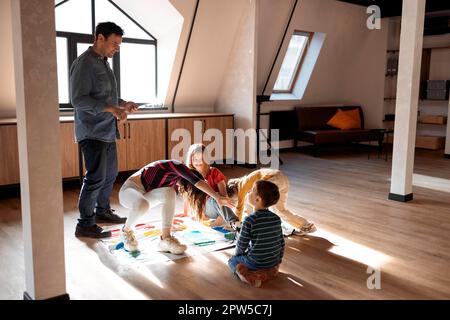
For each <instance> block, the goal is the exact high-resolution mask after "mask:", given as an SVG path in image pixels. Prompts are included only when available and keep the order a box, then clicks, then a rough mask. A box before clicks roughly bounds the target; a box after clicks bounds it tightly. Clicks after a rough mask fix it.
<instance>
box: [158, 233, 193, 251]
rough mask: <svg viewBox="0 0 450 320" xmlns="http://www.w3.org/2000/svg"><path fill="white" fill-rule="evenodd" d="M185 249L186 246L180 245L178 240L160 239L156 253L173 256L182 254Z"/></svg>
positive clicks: (170, 238)
mask: <svg viewBox="0 0 450 320" xmlns="http://www.w3.org/2000/svg"><path fill="white" fill-rule="evenodd" d="M186 249H187V246H186V245H184V244H181V243H180V242H179V241H178V239H177V238H174V237H168V238H165V239H162V238H161V241H160V242H159V244H158V251H162V252H170V253H173V254H182V253H183V252H185V251H186Z"/></svg>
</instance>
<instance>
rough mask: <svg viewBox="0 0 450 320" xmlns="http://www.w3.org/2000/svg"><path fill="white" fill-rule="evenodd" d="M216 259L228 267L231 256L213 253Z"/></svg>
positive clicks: (223, 253)
mask: <svg viewBox="0 0 450 320" xmlns="http://www.w3.org/2000/svg"><path fill="white" fill-rule="evenodd" d="M211 254H212V256H213V257H214V258H216V259H217V260H219V261H220V262H222V263H223V264H225V265H226V266H228V260H229V259H230V256H229V255H227V254H226V253H225V252H220V251H219V252H212V253H211Z"/></svg>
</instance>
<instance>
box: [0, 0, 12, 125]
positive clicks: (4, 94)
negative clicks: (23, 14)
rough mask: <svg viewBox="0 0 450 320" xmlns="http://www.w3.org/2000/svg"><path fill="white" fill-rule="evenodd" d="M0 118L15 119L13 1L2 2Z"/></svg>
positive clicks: (0, 26) (0, 2) (4, 0)
mask: <svg viewBox="0 0 450 320" xmlns="http://www.w3.org/2000/svg"><path fill="white" fill-rule="evenodd" d="M0 30H2V35H3V37H2V43H1V45H0V70H1V71H0V118H8V117H15V115H16V89H15V79H14V59H13V40H12V22H11V1H10V0H1V1H0Z"/></svg>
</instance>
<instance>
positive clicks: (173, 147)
mask: <svg viewBox="0 0 450 320" xmlns="http://www.w3.org/2000/svg"><path fill="white" fill-rule="evenodd" d="M204 123H205V118H180V119H169V120H168V136H167V139H168V141H167V144H168V149H167V150H168V155H167V158H168V159H176V160H179V161H182V162H184V159H185V157H186V153H187V151H188V148H189V146H190V145H191V144H193V143H201V142H202V135H203V128H204V127H205V124H204Z"/></svg>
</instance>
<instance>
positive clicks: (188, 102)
mask: <svg viewBox="0 0 450 320" xmlns="http://www.w3.org/2000/svg"><path fill="white" fill-rule="evenodd" d="M247 5H248V1H242V0H228V1H217V0H201V1H200V5H199V8H198V12H197V17H196V20H195V24H194V29H193V32H192V36H191V42H190V45H189V48H188V52H187V55H186V62H185V65H184V69H183V73H182V76H181V80H180V84H179V88H178V93H177V96H176V101H175V111H176V112H212V111H213V110H214V104H215V102H216V99H217V96H218V93H219V90H220V86H221V85H222V81H223V78H224V76H225V73H226V67H227V64H228V59H229V56H230V52H231V48H232V46H233V43H234V39H235V36H236V32H237V30H238V26H239V22H240V20H241V17H242V14H243V12H244V8H245V7H246V6H247ZM171 85H172V82H171Z"/></svg>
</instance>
